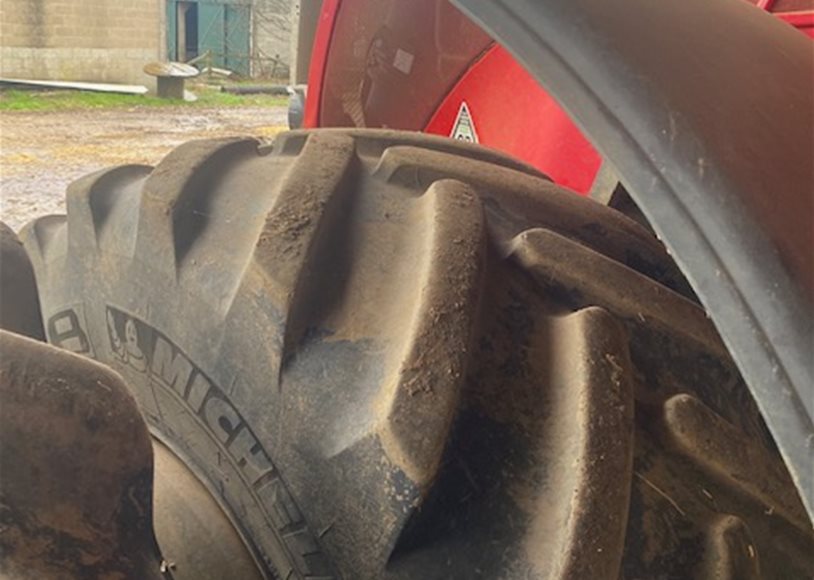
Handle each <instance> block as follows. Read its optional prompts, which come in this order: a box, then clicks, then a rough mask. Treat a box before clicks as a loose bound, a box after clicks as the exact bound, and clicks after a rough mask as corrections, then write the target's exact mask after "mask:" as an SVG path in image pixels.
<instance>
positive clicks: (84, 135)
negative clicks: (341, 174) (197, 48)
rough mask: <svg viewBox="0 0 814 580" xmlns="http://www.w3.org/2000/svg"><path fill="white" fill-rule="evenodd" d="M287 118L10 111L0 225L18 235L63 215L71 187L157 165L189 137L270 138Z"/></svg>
mask: <svg viewBox="0 0 814 580" xmlns="http://www.w3.org/2000/svg"><path fill="white" fill-rule="evenodd" d="M286 114H287V110H286V108H285V107H265V108H261V107H255V108H220V109H206V108H196V109H194V110H190V109H176V108H172V107H167V108H164V107H160V108H134V109H108V110H82V111H57V112H31V113H25V112H4V113H2V115H1V116H0V220H2V221H4V222H6V223H7V224H8V225H9V226H10V227H11V228H13V229H14V230H15V231H18V230H19V229H20V228H21V227H22V226H23V225H25V224H26V223H27V222H28V221H30V220H31V219H33V218H35V217H37V216H41V215H46V214H52V213H64V211H65V203H64V198H65V189H66V188H67V186H68V184H69V183H71V181H73V180H75V179H77V178H79V177H81V176H83V175H85V174H87V173H91V172H94V171H97V170H99V169H102V168H105V167H108V166H110V165H118V164H122V163H146V164H150V165H154V164H156V163H157V162H158V161H159V160H160V159H161V158H162V157H163V156H164V155H166V154H167V153H168V152H169V151H170V150H171V149H172V148H174V147H176V146H177V145H180V144H181V143H183V142H185V141H189V140H190V139H203V138H209V137H225V136H230V135H253V136H256V137H259V138H261V139H270V138H272V137H273V136H274V135H276V134H277V133H278V132H280V131H281V130H284V129H285V127H286V123H287V121H286Z"/></svg>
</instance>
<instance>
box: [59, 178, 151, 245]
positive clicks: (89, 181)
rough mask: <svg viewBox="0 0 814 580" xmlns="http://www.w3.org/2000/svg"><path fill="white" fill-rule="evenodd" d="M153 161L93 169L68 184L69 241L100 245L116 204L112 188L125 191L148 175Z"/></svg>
mask: <svg viewBox="0 0 814 580" xmlns="http://www.w3.org/2000/svg"><path fill="white" fill-rule="evenodd" d="M152 169H153V168H152V167H150V166H149V165H123V166H120V167H114V168H111V169H106V170H102V171H98V172H96V173H92V174H90V175H88V176H86V177H83V178H81V179H78V180H76V181H74V182H73V183H71V184H70V185H69V186H68V193H67V195H66V200H65V205H66V206H67V210H68V229H69V236H68V243H69V244H70V245H71V248H77V250H76V251H80V250H78V248H85V247H96V246H97V244H98V239H99V237H100V235H101V231H102V230H103V229H104V226H105V224H106V222H107V220H108V217H109V215H110V211H111V210H112V208H113V207H114V205H115V204H116V199H115V196H113V195H111V194H110V192H122V191H124V190H126V189H128V188H130V187H132V186H133V184H136V183H138V182H139V181H141V180H143V179H144V178H146V177H147V176H148V175H149V174H150V172H151V171H152Z"/></svg>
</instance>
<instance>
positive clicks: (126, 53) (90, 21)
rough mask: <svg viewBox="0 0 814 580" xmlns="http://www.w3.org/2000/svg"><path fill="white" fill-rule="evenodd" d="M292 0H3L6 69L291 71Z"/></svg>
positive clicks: (91, 76)
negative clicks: (162, 63) (155, 66)
mask: <svg viewBox="0 0 814 580" xmlns="http://www.w3.org/2000/svg"><path fill="white" fill-rule="evenodd" d="M292 14H296V10H295V7H292V0H183V1H182V0H128V1H127V2H123V1H122V0H2V2H0V76H2V77H6V78H8V77H11V78H25V79H45V80H73V81H93V82H111V83H129V84H147V85H150V84H151V81H152V80H154V79H152V78H151V77H149V76H147V75H145V74H144V72H143V70H142V68H143V67H144V65H145V64H147V63H148V62H151V61H156V60H166V59H171V60H181V61H186V60H189V59H190V58H193V57H195V56H200V55H205V60H206V63H211V65H212V66H214V67H218V68H228V69H231V70H235V71H237V72H239V73H241V74H242V75H245V76H277V77H281V76H284V75H286V74H287V72H288V68H289V63H290V60H291V59H290V52H291V51H290V47H291V45H292V43H291V40H290V35H291V18H292Z"/></svg>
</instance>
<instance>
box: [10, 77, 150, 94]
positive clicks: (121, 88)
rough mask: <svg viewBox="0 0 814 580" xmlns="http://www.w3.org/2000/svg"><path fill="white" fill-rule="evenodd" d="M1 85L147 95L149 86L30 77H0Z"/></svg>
mask: <svg viewBox="0 0 814 580" xmlns="http://www.w3.org/2000/svg"><path fill="white" fill-rule="evenodd" d="M0 85H10V86H12V87H15V86H19V87H24V88H29V89H31V88H43V89H72V90H77V91H92V92H95V93H121V94H123V95H146V94H147V92H148V89H147V87H145V86H144V85H118V84H110V83H86V82H79V81H44V80H30V79H12V78H0Z"/></svg>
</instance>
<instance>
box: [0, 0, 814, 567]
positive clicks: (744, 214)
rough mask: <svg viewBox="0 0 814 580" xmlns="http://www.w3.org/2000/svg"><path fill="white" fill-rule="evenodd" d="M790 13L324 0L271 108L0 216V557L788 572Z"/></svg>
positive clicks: (804, 73) (793, 448)
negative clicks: (278, 122) (257, 121)
mask: <svg viewBox="0 0 814 580" xmlns="http://www.w3.org/2000/svg"><path fill="white" fill-rule="evenodd" d="M795 28H796V29H795ZM811 36H814V8H812V7H811V5H810V4H809V3H805V2H799V1H797V0H776V1H775V2H770V1H767V0H761V1H759V2H757V5H755V3H753V2H748V1H746V0H672V1H660V2H654V1H652V0H625V1H621V0H620V1H610V0H571V1H569V2H554V1H545V2H543V1H532V0H494V1H490V2H484V1H479V0H452V1H451V2H450V1H448V0H409V1H408V0H324V2H323V3H322V9H321V13H320V15H319V22H318V26H317V28H316V32H315V37H314V43H313V53H312V62H311V67H310V72H309V81H308V87H307V98H306V101H305V109H304V126H305V127H306V128H305V129H298V130H292V131H289V132H286V133H283V134H281V135H280V136H278V137H276V138H275V139H274V140H273V141H271V142H263V141H259V140H257V139H254V138H251V137H247V138H230V139H220V140H205V141H195V142H190V143H187V144H184V145H182V146H180V147H179V148H178V149H177V150H175V151H174V152H172V153H170V154H169V155H168V156H167V157H166V158H165V159H164V160H163V161H161V162H160V163H159V164H158V165H157V166H156V167H148V166H143V165H125V166H120V167H115V168H112V169H108V170H104V171H101V172H98V173H95V174H92V175H89V176H87V177H84V178H82V179H79V180H78V181H76V182H74V183H73V184H71V185H70V186H69V188H68V191H67V197H66V205H67V212H66V215H49V216H43V217H41V218H39V219H37V220H35V221H34V222H32V223H30V224H29V225H27V226H26V227H25V228H23V230H22V231H21V232H19V236H18V235H17V234H16V233H15V232H13V231H11V230H10V229H8V228H3V229H0V234H2V237H1V238H0V242H1V243H0V248H1V249H2V256H0V260H2V270H0V290H2V292H0V327H2V328H4V329H6V330H5V331H3V332H2V333H0V352H2V357H1V358H0V575H2V577H4V578H9V579H15V580H24V579H29V578H31V579H63V578H65V579H144V580H152V579H160V578H165V579H167V578H175V579H179V580H184V579H201V580H209V579H211V580H221V579H241V580H242V579H246V580H254V579H265V580H270V579H279V580H294V579H298V580H328V579H340V578H344V579H353V580H356V579H358V580H368V579H382V580H403V579H410V580H413V579H420V580H442V579H456V580H470V579H476V578H485V579H535V580H536V579H546V580H549V579H550V580H555V579H556V580H566V579H569V580H583V579H590V580H594V579H596V580H599V579H607V580H618V579H625V580H645V579H654V580H656V579H664V580H668V579H685V578H686V579H689V578H692V579H718V580H741V579H744V580H751V579H758V578H761V579H763V578H765V579H778V580H781V579H783V580H786V579H798V578H799V579H803V578H811V577H812V576H814V530H812V516H814V364H813V363H812V360H814V322H813V321H814V308H813V307H812V303H813V302H814V238H812V236H813V235H814V234H813V232H814V227H813V226H812V221H813V220H814V49H813V48H814V47H813V46H812V43H811V39H810V38H809V37H811Z"/></svg>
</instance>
